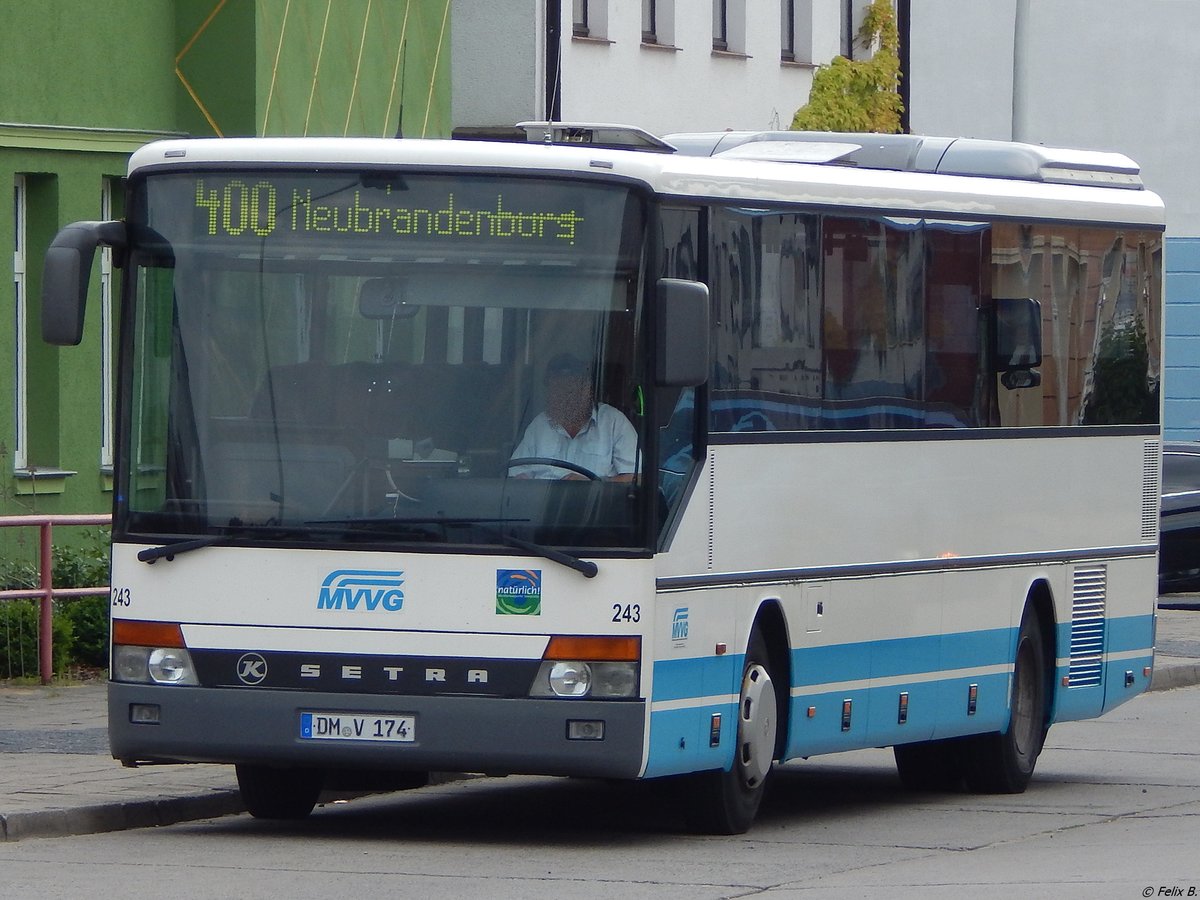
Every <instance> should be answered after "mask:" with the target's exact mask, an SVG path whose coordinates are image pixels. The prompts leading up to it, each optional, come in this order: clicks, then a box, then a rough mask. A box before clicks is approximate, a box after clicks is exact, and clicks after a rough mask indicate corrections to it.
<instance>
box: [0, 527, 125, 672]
mask: <svg viewBox="0 0 1200 900" xmlns="http://www.w3.org/2000/svg"><path fill="white" fill-rule="evenodd" d="M108 572H109V568H108V533H107V531H106V530H104V529H97V530H94V531H91V532H89V533H87V534H85V536H84V540H83V541H82V542H80V543H79V544H77V545H74V546H67V545H57V546H55V548H54V586H55V587H56V588H64V587H94V586H97V585H105V584H107V583H108ZM38 586H39V576H38V567H37V565H36V564H35V563H32V562H23V561H19V560H8V561H6V562H4V563H2V564H0V590H15V589H21V588H36V587H38ZM39 607H40V602H39V601H38V600H4V601H0V678H26V677H33V676H36V675H37V674H38V672H39V668H38V617H39ZM108 627H109V626H108V592H107V591H105V592H103V593H102V594H99V595H96V596H88V597H72V598H64V599H61V600H56V601H55V602H54V620H53V625H52V638H53V643H54V650H53V656H52V664H53V667H54V671H55V672H59V673H61V672H65V671H66V670H67V669H68V668H70V667H71V666H79V665H83V666H94V667H100V668H103V667H105V666H107V664H108Z"/></svg>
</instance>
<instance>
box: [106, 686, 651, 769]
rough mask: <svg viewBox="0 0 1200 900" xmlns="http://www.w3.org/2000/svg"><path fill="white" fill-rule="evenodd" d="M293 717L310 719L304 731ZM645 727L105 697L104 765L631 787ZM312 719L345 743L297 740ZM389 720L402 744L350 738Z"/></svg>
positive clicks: (452, 704)
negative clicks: (313, 770)
mask: <svg viewBox="0 0 1200 900" xmlns="http://www.w3.org/2000/svg"><path fill="white" fill-rule="evenodd" d="M305 714H310V717H309V718H308V719H307V720H305V719H304V718H303V717H304V715H305ZM645 716H646V706H645V703H644V701H641V700H632V701H600V700H558V699H502V698H492V697H463V696H454V697H446V696H441V697H415V696H394V695H380V694H368V695H363V694H355V695H348V694H330V693H316V692H309V691H303V692H301V691H280V690H255V689H253V688H246V689H237V688H205V687H180V686H161V685H143V684H124V683H120V682H110V683H109V686H108V724H109V741H110V744H111V748H112V755H113V756H114V757H115V758H116V759H119V760H121V761H122V762H124V763H126V764H137V763H150V762H210V763H250V764H257V765H276V766H311V767H317V768H329V769H372V770H392V771H445V772H483V773H487V774H497V775H498V774H530V775H576V776H591V777H605V778H634V777H637V776H638V775H639V774H640V773H641V771H642V754H643V738H644V733H645ZM314 717H315V719H316V720H317V721H321V722H328V721H330V720H332V719H339V720H342V722H343V728H344V729H348V734H349V737H345V738H343V737H340V736H338V737H329V736H328V735H323V736H321V738H320V739H315V738H313V737H312V736H305V735H303V734H302V732H303V731H304V723H305V722H307V723H309V724H311V723H312V722H313V721H314ZM399 717H402V718H403V720H404V721H405V722H406V723H408V724H410V725H411V732H410V733H409V734H408V735H406V739H405V740H403V741H398V740H374V741H373V740H370V739H369V738H359V737H357V736H356V735H361V734H363V733H364V729H363V726H364V725H365V726H366V728H365V730H366V733H367V734H368V735H369V734H370V731H371V728H372V725H373V723H377V722H378V721H379V720H384V724H386V725H389V726H390V724H391V723H393V722H394V721H395V720H396V719H397V718H399ZM597 723H602V724H601V725H600V726H599V727H597ZM375 727H377V724H376V726H375ZM356 728H357V729H358V730H357V732H356V730H355V729H356ZM312 730H314V729H310V732H311V731H312Z"/></svg>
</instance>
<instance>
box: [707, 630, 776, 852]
mask: <svg viewBox="0 0 1200 900" xmlns="http://www.w3.org/2000/svg"><path fill="white" fill-rule="evenodd" d="M778 704H779V701H778V697H777V694H776V687H775V682H774V681H773V680H772V678H771V671H770V662H769V657H768V655H767V644H766V641H764V640H763V637H762V634H761V633H760V632H759V630H758V629H757V628H755V629H754V631H753V632H752V633H751V635H750V643H749V645H748V646H747V648H746V661H745V664H744V666H743V668H742V686H741V691H740V693H739V696H738V715H737V745H736V747H735V748H734V759H733V765H732V766H731V767H730V769H729V770H728V771H718V772H701V773H699V774H698V775H694V776H692V778H693V779H695V784H694V785H693V787H694V788H695V793H694V794H693V795H692V799H693V802H694V809H693V819H694V823H695V825H696V826H697V829H698V830H700V831H703V832H705V833H708V834H742V833H744V832H745V831H746V830H748V829H749V828H750V826H751V825H752V824H753V823H754V817H755V816H756V815H758V808H759V806H760V805H761V804H762V798H763V794H764V793H765V791H766V784H767V776H768V775H769V774H770V771H771V763H772V761H773V760H774V758H775V742H776V734H777V732H778V728H779V705H778Z"/></svg>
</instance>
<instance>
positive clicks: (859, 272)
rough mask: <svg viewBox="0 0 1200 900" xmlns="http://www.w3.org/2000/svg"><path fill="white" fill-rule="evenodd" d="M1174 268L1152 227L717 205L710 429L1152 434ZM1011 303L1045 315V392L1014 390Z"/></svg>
mask: <svg viewBox="0 0 1200 900" xmlns="http://www.w3.org/2000/svg"><path fill="white" fill-rule="evenodd" d="M1160 257H1161V239H1160V237H1159V236H1158V235H1157V234H1156V233H1153V232H1149V231H1145V232H1143V231H1133V230H1124V229H1123V230H1116V229H1110V228H1084V227H1077V226H1054V225H1038V226H1031V225H1022V224H1019V223H997V224H995V225H992V224H988V223H972V222H953V221H938V220H932V219H926V220H922V219H904V218H900V217H894V216H879V217H857V218H856V217H847V216H814V215H807V216H805V215H796V214H793V213H779V212H776V211H768V210H745V209H719V208H718V209H714V210H713V213H712V228H711V264H710V271H709V279H710V282H711V286H712V293H713V298H714V300H713V303H714V306H713V309H714V321H715V327H716V334H715V336H714V341H715V347H716V358H715V360H714V365H713V375H712V380H711V388H712V398H711V407H710V427H711V429H712V430H713V431H715V432H739V431H797V430H814V429H816V430H847V429H852V430H853V429H872V430H873V429H906V428H922V429H924V428H974V427H1046V426H1069V425H1144V424H1154V423H1156V422H1157V421H1158V393H1159V388H1158V385H1159V379H1160V356H1161V348H1160V347H1159V338H1158V335H1159V330H1160V325H1159V322H1158V321H1157V320H1156V317H1155V314H1154V313H1153V312H1152V311H1153V310H1155V309H1157V308H1158V303H1159V299H1160V294H1161V290H1162V285H1161V276H1160V275H1159V272H1160V271H1161V259H1160ZM996 297H1011V298H1030V299H1033V300H1035V301H1037V303H1038V305H1039V306H1040V309H1041V316H1042V322H1041V330H1042V348H1041V350H1042V362H1041V364H1040V366H1039V367H1038V372H1037V374H1038V375H1040V382H1039V383H1035V384H1031V385H1030V386H1027V387H1026V386H1022V387H1019V388H1017V389H1009V388H1006V387H1004V386H1003V385H1002V384H1001V382H1000V379H999V377H998V375H997V365H996V361H995V360H993V359H991V352H992V351H991V335H992V333H993V332H992V329H993V325H992V324H991V322H992V319H993V318H994V304H993V298H996ZM1028 380H1029V381H1035V382H1036V381H1037V379H1028Z"/></svg>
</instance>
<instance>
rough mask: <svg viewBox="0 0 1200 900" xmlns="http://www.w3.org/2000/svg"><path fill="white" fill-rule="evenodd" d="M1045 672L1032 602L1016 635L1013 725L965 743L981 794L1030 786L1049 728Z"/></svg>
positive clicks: (972, 784) (969, 776) (971, 776)
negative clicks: (1047, 722)
mask: <svg viewBox="0 0 1200 900" xmlns="http://www.w3.org/2000/svg"><path fill="white" fill-rule="evenodd" d="M1046 676H1047V669H1046V651H1045V645H1044V644H1043V643H1042V624H1041V622H1040V621H1039V619H1038V616H1037V613H1036V612H1034V610H1033V609H1032V607H1030V608H1027V609H1026V610H1025V615H1024V616H1023V617H1022V618H1021V630H1020V632H1019V633H1018V634H1017V653H1016V659H1015V661H1014V664H1013V678H1012V696H1011V697H1010V698H1009V708H1010V709H1011V711H1012V712H1011V717H1010V719H1009V725H1008V728H1007V729H1006V730H1005V731H1002V732H995V733H992V734H981V735H979V736H978V737H974V738H971V739H970V740H969V741H968V742H967V743H966V744H965V745H964V748H963V750H964V757H963V762H964V772H963V774H964V775H965V776H966V781H967V787H968V789H970V790H972V791H974V792H976V793H979V794H1019V793H1021V792H1022V791H1024V790H1025V788H1026V787H1027V786H1028V785H1029V779H1030V778H1032V777H1033V769H1034V766H1035V765H1037V758H1038V754H1040V753H1041V752H1042V745H1043V744H1044V743H1045V740H1046V732H1047V730H1048V729H1049V726H1048V725H1047V724H1046V711H1047V689H1046Z"/></svg>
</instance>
